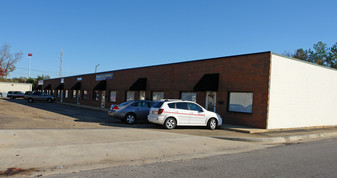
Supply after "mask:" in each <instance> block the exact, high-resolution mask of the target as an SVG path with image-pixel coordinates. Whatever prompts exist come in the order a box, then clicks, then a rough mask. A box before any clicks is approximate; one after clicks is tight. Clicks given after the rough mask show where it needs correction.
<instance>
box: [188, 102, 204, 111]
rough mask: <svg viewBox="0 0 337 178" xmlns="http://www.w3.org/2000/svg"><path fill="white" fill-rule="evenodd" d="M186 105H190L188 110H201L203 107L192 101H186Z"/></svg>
mask: <svg viewBox="0 0 337 178" xmlns="http://www.w3.org/2000/svg"><path fill="white" fill-rule="evenodd" d="M188 106H189V107H190V110H193V111H198V112H203V109H202V108H201V107H200V106H198V105H196V104H194V103H188Z"/></svg>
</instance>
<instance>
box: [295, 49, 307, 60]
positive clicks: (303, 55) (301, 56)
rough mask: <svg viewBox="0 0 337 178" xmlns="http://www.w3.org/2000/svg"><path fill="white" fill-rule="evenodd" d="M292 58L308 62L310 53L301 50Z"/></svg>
mask: <svg viewBox="0 0 337 178" xmlns="http://www.w3.org/2000/svg"><path fill="white" fill-rule="evenodd" d="M291 57H294V58H297V59H301V60H304V61H306V60H307V59H308V51H307V50H304V49H302V48H300V49H298V50H296V51H295V53H294V54H293V56H291Z"/></svg>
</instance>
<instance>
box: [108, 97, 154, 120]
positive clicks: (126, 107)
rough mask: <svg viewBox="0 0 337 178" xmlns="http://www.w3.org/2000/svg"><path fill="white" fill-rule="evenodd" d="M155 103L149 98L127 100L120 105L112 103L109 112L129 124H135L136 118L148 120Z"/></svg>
mask: <svg viewBox="0 0 337 178" xmlns="http://www.w3.org/2000/svg"><path fill="white" fill-rule="evenodd" d="M153 104H154V102H152V101H147V100H136V101H127V102H125V103H122V104H120V105H111V107H110V109H109V112H108V114H109V116H111V117H113V118H115V119H119V120H121V121H122V122H126V123H128V124H133V123H135V121H136V120H137V121H147V115H149V112H150V108H151V107H152V106H153Z"/></svg>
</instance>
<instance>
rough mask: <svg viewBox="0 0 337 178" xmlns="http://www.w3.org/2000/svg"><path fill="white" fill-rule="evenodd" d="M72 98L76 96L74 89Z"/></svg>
mask: <svg viewBox="0 0 337 178" xmlns="http://www.w3.org/2000/svg"><path fill="white" fill-rule="evenodd" d="M73 98H76V90H73Z"/></svg>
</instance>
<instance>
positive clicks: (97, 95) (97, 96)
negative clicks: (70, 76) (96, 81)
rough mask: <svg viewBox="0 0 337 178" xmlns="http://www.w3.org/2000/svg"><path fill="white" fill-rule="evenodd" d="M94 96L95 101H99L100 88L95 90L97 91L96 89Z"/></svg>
mask: <svg viewBox="0 0 337 178" xmlns="http://www.w3.org/2000/svg"><path fill="white" fill-rule="evenodd" d="M93 97H94V100H95V101H99V91H98V90H95V91H94V95H93Z"/></svg>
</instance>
